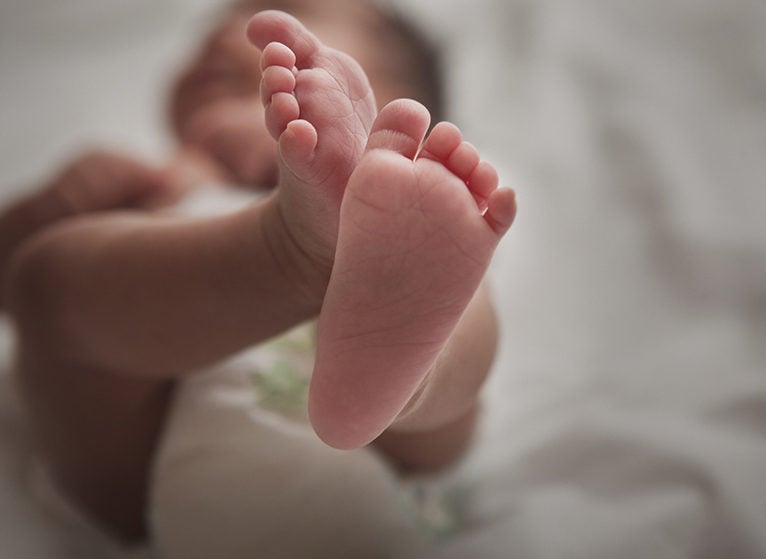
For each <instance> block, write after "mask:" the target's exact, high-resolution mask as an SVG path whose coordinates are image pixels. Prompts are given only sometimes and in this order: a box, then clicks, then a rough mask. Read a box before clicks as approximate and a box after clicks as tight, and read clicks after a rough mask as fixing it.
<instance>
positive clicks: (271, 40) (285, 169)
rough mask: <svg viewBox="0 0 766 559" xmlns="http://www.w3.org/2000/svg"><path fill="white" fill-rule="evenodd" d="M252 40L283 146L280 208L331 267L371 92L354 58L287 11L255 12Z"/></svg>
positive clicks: (371, 113) (272, 125) (270, 122)
mask: <svg viewBox="0 0 766 559" xmlns="http://www.w3.org/2000/svg"><path fill="white" fill-rule="evenodd" d="M248 36H249V37H250V40H251V41H252V43H253V44H254V45H255V46H257V47H258V48H260V49H261V50H262V51H263V53H262V56H261V69H262V74H263V78H262V81H261V98H262V101H263V103H264V106H265V108H266V125H267V127H268V129H269V131H270V133H271V134H272V136H273V137H274V138H275V139H276V140H277V141H278V143H279V157H278V162H279V168H280V178H279V193H278V196H279V207H280V209H281V211H282V214H283V216H284V219H285V222H286V225H287V227H288V229H289V231H290V233H291V234H292V236H293V237H294V238H295V239H296V240H297V242H298V243H299V244H300V245H301V246H302V248H303V250H304V251H306V252H307V253H308V254H309V255H310V256H311V257H313V258H315V259H318V260H319V261H321V262H323V263H331V262H332V258H333V255H334V252H335V243H336V239H337V231H338V212H339V209H340V204H341V200H342V198H343V191H344V189H345V188H346V183H347V182H348V179H349V177H350V176H351V173H352V172H353V170H354V168H355V167H356V165H357V163H358V162H359V159H360V157H361V156H362V153H363V152H364V146H365V143H366V141H367V135H368V133H369V130H370V126H371V125H372V121H373V119H374V118H375V114H376V106H375V98H374V96H373V93H372V89H371V88H370V84H369V82H368V81H367V76H366V75H365V74H364V71H363V70H362V68H361V67H360V66H359V65H358V64H357V63H356V61H354V59H352V58H351V57H350V56H348V55H346V54H344V53H342V52H340V51H337V50H334V49H331V48H329V47H327V46H325V45H323V44H322V43H321V42H320V41H319V39H317V38H316V36H314V35H313V34H312V33H310V32H309V31H308V30H307V29H306V28H305V27H304V26H303V25H302V24H301V23H300V22H299V21H298V20H296V19H295V18H293V17H292V16H289V15H287V14H285V13H282V12H278V11H265V12H261V13H258V14H256V15H255V17H254V18H253V19H252V20H251V22H250V25H249V28H248Z"/></svg>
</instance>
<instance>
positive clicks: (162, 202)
mask: <svg viewBox="0 0 766 559" xmlns="http://www.w3.org/2000/svg"><path fill="white" fill-rule="evenodd" d="M181 194H182V192H181V188H180V187H179V186H178V185H176V184H174V182H173V181H172V180H171V179H170V178H169V177H168V176H167V174H166V173H163V172H161V171H160V170H159V169H155V168H153V167H151V166H149V165H146V164H144V163H141V162H139V161H137V160H135V159H133V158H131V157H128V156H125V155H120V154H117V153H112V152H109V151H104V150H95V151H91V152H87V153H85V154H83V155H81V156H79V157H77V158H76V159H74V160H73V161H71V162H70V163H69V164H67V165H66V166H65V167H64V168H63V169H62V170H61V171H60V172H59V173H58V174H56V175H55V176H54V178H53V180H51V181H50V182H49V183H48V185H47V186H46V187H45V188H44V189H43V191H42V192H41V193H40V200H41V203H42V200H43V199H45V198H47V199H48V202H49V204H52V205H54V206H56V205H57V206H58V207H57V208H53V207H51V212H53V210H54V209H55V210H57V211H56V212H55V213H57V214H58V215H56V216H55V217H54V216H51V217H53V218H54V219H61V218H63V217H70V216H73V215H77V214H82V213H91V212H97V211H105V210H115V209H122V208H142V209H156V208H159V207H163V206H167V205H170V204H172V203H174V202H176V201H177V200H178V198H179V197H180V195H181Z"/></svg>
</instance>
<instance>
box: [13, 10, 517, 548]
mask: <svg viewBox="0 0 766 559" xmlns="http://www.w3.org/2000/svg"><path fill="white" fill-rule="evenodd" d="M261 4H262V3H260V2H244V3H242V4H240V5H237V6H236V8H235V10H234V12H233V14H232V15H231V17H229V18H228V19H227V20H226V22H225V23H224V24H223V25H222V26H221V27H220V28H219V29H218V30H217V31H216V33H214V35H213V36H212V37H211V39H210V40H209V41H208V42H207V43H206V46H205V47H204V49H203V51H202V53H201V54H200V56H199V58H198V59H197V61H196V62H195V63H194V64H193V65H192V66H191V68H190V69H189V70H188V71H187V72H186V73H185V74H184V76H183V77H182V78H181V80H180V81H179V85H178V87H177V89H176V93H175V96H174V103H173V110H172V115H173V123H174V127H175V129H176V131H177V133H178V136H179V138H180V139H181V141H182V144H183V145H184V146H191V148H189V147H187V148H184V149H185V150H190V149H193V150H195V151H196V152H197V153H201V154H202V156H199V155H195V156H194V157H195V158H196V159H197V160H198V161H203V163H202V164H195V169H194V170H193V172H191V173H190V172H189V164H188V163H184V161H188V160H189V157H188V156H186V155H185V156H183V157H181V158H179V160H178V162H176V163H175V164H173V165H171V166H169V167H168V168H165V169H153V168H149V167H148V166H146V165H143V164H141V163H140V162H137V161H134V160H132V159H129V158H126V157H124V156H120V155H112V154H93V155H90V156H89V157H88V158H85V159H82V160H80V161H77V162H75V163H73V164H72V165H71V166H70V167H69V168H68V169H67V170H65V171H64V172H63V173H62V174H60V175H59V177H58V178H57V179H56V180H54V181H53V182H52V184H51V185H49V186H48V187H47V188H46V189H43V190H42V191H41V192H40V193H37V194H35V195H33V196H31V197H30V198H28V199H25V200H22V201H20V202H19V203H18V204H16V205H15V206H13V207H12V208H10V209H9V210H7V211H6V213H5V214H4V216H3V218H2V219H0V230H2V231H3V235H2V238H3V239H4V240H5V239H10V240H8V241H4V242H5V246H3V247H2V252H0V259H1V260H0V265H2V270H1V271H2V273H3V277H2V279H3V283H4V285H5V289H4V294H5V296H4V299H3V301H4V302H5V304H6V306H7V308H8V310H9V312H10V313H11V316H12V318H13V320H14V323H15V325H16V327H17V330H18V337H19V350H18V360H17V362H18V377H19V382H20V386H21V388H22V391H23V394H24V397H25V401H26V403H27V406H28V408H29V412H30V416H31V419H32V423H33V429H34V430H35V432H36V434H37V435H38V437H39V439H40V446H41V449H42V451H43V453H44V459H45V460H46V463H47V466H48V469H49V471H50V472H51V475H52V477H53V479H54V480H55V482H56V484H57V485H58V487H59V488H60V489H61V491H62V492H63V493H65V494H66V495H67V496H69V497H70V498H71V499H72V500H73V501H75V502H76V503H77V504H78V505H79V506H80V507H81V508H82V509H83V510H85V511H87V512H88V513H89V514H90V515H91V516H92V517H93V518H96V519H98V521H99V522H100V523H101V524H102V525H103V526H105V527H106V528H107V529H108V530H110V531H112V532H113V533H115V534H117V535H119V536H121V537H122V538H124V539H128V540H131V539H132V540H134V539H136V538H140V537H142V536H143V535H144V534H145V521H146V519H145V503H146V494H147V486H148V483H149V468H150V464H151V460H152V456H153V454H154V452H155V448H156V444H157V440H158V435H159V433H160V431H161V429H162V426H163V422H164V418H165V415H166V411H167V407H168V403H169V399H170V396H171V394H172V390H173V385H174V382H175V381H176V380H177V379H179V378H182V377H184V376H185V375H189V374H192V372H193V371H195V370H198V369H200V368H202V367H205V366H207V365H210V364H212V363H215V362H217V361H219V360H221V359H223V358H225V357H227V356H229V355H231V354H233V353H234V352H237V351H239V350H241V349H243V348H246V347H248V346H252V345H254V344H257V343H259V342H262V341H264V340H266V339H268V338H270V337H272V336H274V335H276V334H278V333H281V332H284V331H285V330H287V329H288V328H290V327H292V326H294V325H296V324H298V323H300V322H303V321H306V320H309V319H312V318H315V317H317V316H318V317H319V323H318V334H317V350H316V360H315V366H314V373H313V377H312V381H311V390H310V397H309V416H310V419H311V423H312V426H313V427H314V429H315V431H316V433H317V434H318V436H319V437H320V438H321V439H322V440H324V441H325V442H326V443H328V444H329V445H331V446H334V447H336V448H342V449H355V448H359V447H361V446H364V445H367V444H370V443H374V444H375V445H377V446H378V447H379V448H380V449H381V450H382V451H383V452H384V453H385V454H386V455H387V456H388V457H389V458H390V459H391V460H392V461H394V462H395V463H396V464H398V465H400V466H401V467H403V468H416V469H423V468H436V467H439V466H442V465H445V464H448V463H450V462H451V461H453V460H454V459H455V458H457V457H458V456H459V455H460V454H461V453H462V452H463V450H464V449H465V447H466V445H467V443H468V441H469V439H470V436H471V432H472V430H473V426H474V422H475V418H476V413H477V409H478V393H479V389H480V387H481V385H482V384H483V381H484V379H485V377H486V375H487V373H488V371H489V367H490V364H491V362H492V359H493V355H494V350H495V341H496V325H495V320H494V314H493V311H492V306H491V302H490V299H489V296H488V293H487V291H486V289H484V288H483V287H482V285H481V281H482V278H483V275H484V273H485V271H486V268H487V266H488V265H489V262H490V259H491V257H492V254H493V252H494V250H495V247H496V246H497V243H498V242H499V240H500V238H501V237H502V236H503V235H504V234H505V233H506V232H507V230H508V229H509V228H510V226H511V223H512V221H513V219H514V216H515V210H516V207H515V201H514V194H513V191H511V190H509V189H499V188H498V177H497V174H496V172H495V170H494V169H493V167H492V166H491V165H489V164H488V163H486V162H483V161H481V160H480V157H479V155H478V153H477V151H476V150H475V148H473V147H472V146H471V145H470V144H468V143H466V142H464V141H463V140H462V138H461V135H460V132H459V130H458V129H457V128H456V127H455V126H453V125H451V124H448V123H439V124H437V125H436V126H435V127H433V129H432V130H431V131H430V133H429V126H430V120H431V115H430V114H429V111H428V110H427V109H426V108H425V107H424V106H423V105H422V104H420V103H418V102H416V101H413V100H411V99H406V98H405V99H395V100H391V101H390V102H387V101H389V99H393V98H395V97H398V96H400V95H401V96H406V97H420V98H421V99H423V100H424V101H425V102H426V103H432V102H436V100H438V95H435V94H434V93H433V92H432V91H430V90H429V89H428V88H427V87H425V86H424V85H423V84H424V83H425V81H427V80H423V79H422V78H423V76H422V75H421V74H420V70H419V69H418V68H419V66H418V64H419V63H418V62H417V61H416V60H417V58H418V56H419V55H412V48H413V45H415V44H416V43H412V42H411V43H409V44H407V43H406V42H404V43H400V42H399V37H400V35H401V34H402V33H405V31H406V30H405V31H403V28H402V27H401V26H397V25H393V24H392V23H391V22H392V20H390V19H389V18H386V17H385V16H384V15H383V13H382V12H380V11H379V10H378V9H376V8H375V7H374V6H373V5H372V4H367V3H364V2H357V1H352V0H346V1H340V0H338V1H333V2H330V3H323V4H322V5H321V8H320V7H319V5H318V4H311V3H308V2H306V3H304V2H298V3H296V4H295V10H294V11H295V12H296V13H297V14H298V15H300V16H301V17H302V18H303V19H304V20H305V21H306V22H308V23H309V24H310V25H311V27H312V28H315V29H316V31H317V34H314V33H313V32H312V31H309V30H308V29H307V28H306V27H304V25H303V24H302V23H300V22H299V21H298V20H297V19H295V18H294V17H291V16H289V15H287V14H285V13H283V12H276V11H262V12H259V13H257V14H256V15H255V16H254V17H253V18H252V20H250V22H249V24H247V25H246V32H247V35H246V36H247V37H248V38H249V40H250V42H251V43H252V45H254V46H255V47H256V48H252V46H249V45H248V44H246V43H245V42H244V40H243V39H242V38H240V35H239V32H238V31H237V29H239V28H241V27H242V26H243V25H244V21H245V19H244V18H245V16H244V14H245V13H248V12H250V13H251V12H252V11H253V7H254V6H255V7H258V8H260V7H262V6H261ZM290 5H291V7H292V3H290ZM319 34H321V36H322V37H326V38H327V39H328V40H337V41H338V43H336V44H338V46H342V47H343V48H344V49H347V50H348V51H349V52H351V53H352V54H354V56H356V57H358V59H359V60H360V61H361V62H362V63H363V65H364V66H365V67H368V68H369V69H370V78H369V79H368V76H367V75H366V74H365V72H364V71H363V70H362V67H363V66H360V64H358V63H357V61H356V60H355V59H354V58H352V57H351V56H349V55H348V54H345V53H344V52H342V51H339V50H336V49H334V48H330V47H329V46H327V45H326V44H325V43H324V42H322V41H321V40H320V35H319ZM244 36H245V35H242V37H244ZM386 39H390V40H391V41H392V42H391V43H387V42H386ZM422 61H423V64H424V65H428V57H427V56H423V58H422ZM373 91H375V94H374V93H373ZM376 94H377V95H378V96H379V98H380V99H381V100H383V101H385V104H384V105H383V106H382V108H381V110H380V112H378V104H377V103H376ZM437 108H438V107H437ZM200 157H201V159H200ZM204 173H209V174H218V175H220V176H225V177H228V178H230V179H231V180H234V181H236V182H238V183H242V184H247V185H260V186H263V185H266V186H268V185H269V184H270V183H272V182H274V181H275V180H276V188H274V190H273V192H272V193H271V194H270V195H268V196H267V197H266V198H265V199H263V200H261V201H259V202H257V203H254V204H252V205H250V206H248V207H247V208H245V209H244V210H242V211H240V212H236V213H233V214H227V215H224V216H219V217H214V218H188V217H179V216H169V215H161V214H156V213H149V212H142V211H120V210H124V209H125V208H137V207H138V208H151V207H155V206H159V205H162V204H165V203H167V202H168V201H170V200H174V199H176V198H177V197H178V196H179V195H180V194H181V193H183V191H184V190H185V188H186V187H187V185H185V184H183V183H184V181H186V180H187V179H186V178H185V177H188V176H189V175H194V174H204ZM106 210H110V211H106ZM6 232H7V233H6Z"/></svg>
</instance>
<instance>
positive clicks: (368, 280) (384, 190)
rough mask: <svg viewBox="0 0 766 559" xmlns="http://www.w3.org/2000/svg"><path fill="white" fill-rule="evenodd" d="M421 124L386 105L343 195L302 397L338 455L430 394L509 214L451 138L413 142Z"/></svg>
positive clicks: (437, 134)
mask: <svg viewBox="0 0 766 559" xmlns="http://www.w3.org/2000/svg"><path fill="white" fill-rule="evenodd" d="M428 122H429V115H428V112H427V111H426V109H425V108H424V107H422V106H421V105H419V104H417V103H415V102H414V101H394V102H393V103H390V104H389V105H387V106H386V107H385V108H384V109H383V110H382V111H381V112H380V115H378V118H377V120H376V121H375V124H374V125H373V130H372V133H371V134H370V138H369V143H368V146H367V152H366V154H365V155H364V157H363V158H362V161H361V162H360V163H359V166H358V167H357V169H356V171H354V174H353V176H352V177H351V179H350V180H349V184H348V188H347V189H346V193H345V196H344V198H343V205H342V207H341V214H340V231H339V235H338V244H337V253H336V257H335V262H334V265H333V270H332V276H331V278H330V283H329V286H328V288H327V293H326V296H325V299H324V304H323V306H322V313H321V315H320V318H319V329H318V334H317V353H316V361H315V366H314V375H313V377H312V379H311V391H310V395H309V415H310V417H311V422H312V424H313V426H314V429H315V430H316V432H317V434H318V435H319V436H320V437H321V438H322V439H323V440H324V441H325V442H327V443H328V444H330V445H331V446H334V447H337V448H343V449H352V448H357V447H359V446H362V445H365V444H367V443H369V442H370V441H372V440H373V439H374V438H376V437H377V436H378V435H379V434H380V433H382V432H383V430H384V429H386V428H387V427H388V426H389V425H391V423H392V422H393V421H394V420H395V419H396V418H397V416H398V415H399V414H400V413H401V412H402V410H403V409H405V407H406V405H407V403H408V402H409V401H410V400H411V399H412V398H413V396H414V395H415V394H416V392H417V390H418V388H421V387H422V388H423V390H424V391H428V379H429V372H430V371H431V370H432V367H433V366H434V364H435V363H436V361H437V359H438V358H439V356H440V355H441V354H442V352H443V351H445V347H446V344H447V341H448V339H449V338H450V336H451V335H452V332H453V331H454V329H455V327H456V325H457V323H458V321H459V320H460V317H461V316H462V315H463V312H464V311H465V309H466V307H467V305H468V304H469V302H470V301H471V299H472V298H473V296H474V294H475V292H476V289H477V287H478V286H479V283H480V281H481V279H482V277H483V276H484V272H485V271H486V269H487V266H488V265H489V262H490V260H491V258H492V254H493V253H494V250H495V247H496V246H497V244H498V242H499V241H500V238H501V237H502V236H503V235H504V234H505V233H506V232H507V231H508V229H509V227H510V226H511V223H512V222H513V218H514V216H515V212H516V204H515V199H514V193H513V191H512V190H510V189H498V188H497V186H498V177H497V173H496V172H495V170H494V169H493V168H492V166H490V165H489V164H487V163H485V162H480V158H479V154H478V152H477V151H476V149H475V148H473V147H472V146H471V145H470V144H468V143H466V142H463V141H462V140H461V135H460V132H459V130H458V129H457V128H455V127H454V126H452V125H449V124H446V123H442V124H439V125H437V126H436V127H434V129H433V131H432V132H431V133H430V134H429V135H428V137H427V138H426V139H425V141H424V142H423V138H424V137H425V135H426V130H427V129H428ZM421 142H423V143H422V147H421ZM465 396H466V399H467V400H471V399H473V397H474V396H475V394H467V395H465Z"/></svg>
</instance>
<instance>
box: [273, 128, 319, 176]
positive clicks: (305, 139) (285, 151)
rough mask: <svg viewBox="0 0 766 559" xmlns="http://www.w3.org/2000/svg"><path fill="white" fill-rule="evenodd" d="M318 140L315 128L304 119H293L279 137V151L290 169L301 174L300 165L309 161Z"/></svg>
mask: <svg viewBox="0 0 766 559" xmlns="http://www.w3.org/2000/svg"><path fill="white" fill-rule="evenodd" d="M317 141H318V135H317V131H316V128H314V126H313V125H312V124H311V123H310V122H308V121H306V120H293V121H292V122H290V123H289V124H288V125H287V127H286V128H285V131H284V132H282V135H281V136H280V137H279V153H280V155H281V156H282V159H283V160H284V162H285V163H286V164H287V166H288V167H289V168H290V170H291V171H292V172H294V173H296V174H298V175H300V174H302V172H301V171H302V169H301V167H302V166H303V165H306V164H307V163H309V162H310V161H311V159H312V158H313V155H314V150H315V149H316V146H317Z"/></svg>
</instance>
